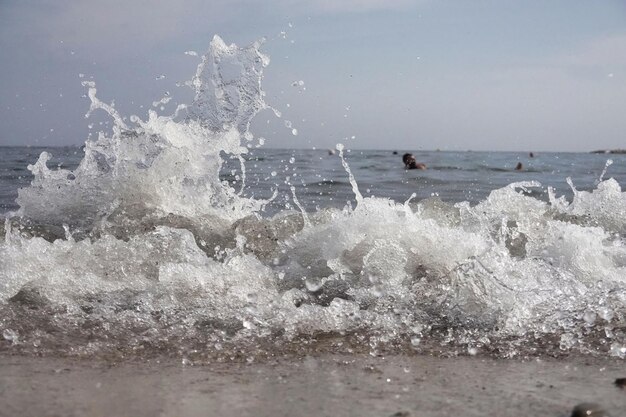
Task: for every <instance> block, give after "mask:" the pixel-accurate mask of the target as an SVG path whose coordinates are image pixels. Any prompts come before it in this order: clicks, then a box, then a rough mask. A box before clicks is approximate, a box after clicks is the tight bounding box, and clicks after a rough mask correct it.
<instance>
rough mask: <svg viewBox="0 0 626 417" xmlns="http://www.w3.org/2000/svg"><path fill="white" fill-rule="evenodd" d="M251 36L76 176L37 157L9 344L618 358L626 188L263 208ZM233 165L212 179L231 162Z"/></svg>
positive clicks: (105, 141) (13, 252)
mask: <svg viewBox="0 0 626 417" xmlns="http://www.w3.org/2000/svg"><path fill="white" fill-rule="evenodd" d="M260 47H261V42H257V43H254V44H252V45H250V46H248V47H245V48H240V47H237V46H236V45H226V44H225V43H224V42H223V41H222V40H221V39H220V38H219V37H217V36H216V37H215V38H214V39H213V41H212V42H211V45H210V48H209V51H208V53H207V54H206V55H204V56H203V58H202V62H201V64H200V65H199V66H198V70H197V73H196V75H195V77H193V79H192V80H191V81H190V82H189V83H188V85H189V86H190V87H192V88H193V89H194V91H195V99H194V101H193V103H192V104H191V105H189V106H179V108H178V109H177V110H176V113H175V114H174V115H169V116H166V115H159V114H157V113H156V112H155V111H151V112H150V113H149V115H148V119H147V120H142V119H140V118H139V117H137V116H132V117H131V118H130V121H127V120H126V119H125V118H123V117H122V116H121V115H120V114H118V113H117V111H116V110H115V109H114V108H113V107H112V106H111V105H108V104H106V103H103V102H101V101H100V100H99V99H98V98H97V96H96V86H95V84H94V83H93V82H85V83H84V84H85V87H86V88H88V91H89V97H90V99H91V108H90V112H92V111H95V110H103V111H105V112H107V113H108V114H109V115H110V116H111V118H112V119H113V121H114V123H115V126H114V128H113V129H112V132H111V133H109V134H108V135H107V134H104V133H101V134H100V136H99V137H98V138H97V140H94V141H88V142H87V143H86V144H85V156H84V158H83V160H82V162H81V163H80V165H79V166H78V168H76V169H75V170H65V169H58V170H50V169H49V168H48V167H47V165H46V162H47V161H48V160H49V158H50V155H49V154H48V153H46V152H44V153H42V154H41V156H40V158H39V160H38V161H37V162H36V163H35V164H34V165H31V166H29V167H28V168H29V170H30V171H32V173H33V174H34V180H33V181H32V184H31V185H30V187H27V188H24V189H21V190H20V191H19V196H18V199H17V203H18V204H19V206H20V208H19V210H18V211H16V212H14V213H11V214H10V215H9V216H8V217H7V219H6V221H5V224H4V226H3V227H4V233H2V235H3V236H4V237H3V238H0V262H1V264H0V328H1V329H2V332H3V333H2V335H3V338H2V339H0V350H4V351H11V352H21V353H36V354H63V355H82V356H90V355H115V356H120V355H121V356H134V355H140V356H144V355H152V354H155V355H157V354H172V355H181V356H184V357H185V358H190V360H193V359H208V358H218V359H225V360H228V359H235V358H248V359H254V358H256V357H260V356H271V355H276V354H282V353H296V354H308V353H311V352H315V351H319V350H332V351H338V352H369V353H371V354H372V355H377V354H382V353H384V352H389V351H393V352H405V353H408V352H427V353H434V354H441V355H455V354H471V355H474V354H484V355H492V356H498V357H513V356H528V355H568V354H571V353H584V354H595V355H603V356H607V355H611V356H617V357H621V358H624V357H626V248H625V246H624V236H625V234H626V194H625V193H623V192H622V190H621V188H620V185H619V184H618V183H617V182H616V181H615V180H613V179H608V180H605V181H601V182H599V183H598V185H597V188H596V189H595V190H593V191H591V192H586V191H578V190H576V189H575V187H574V185H573V184H571V187H572V190H573V192H574V197H573V200H572V201H567V200H566V199H565V198H564V197H557V196H556V195H555V192H554V191H553V190H548V191H549V200H548V201H542V200H539V199H537V198H535V197H534V196H533V194H532V191H533V190H536V189H541V184H539V183H537V182H519V183H513V184H510V185H509V186H507V187H504V188H501V189H497V190H494V191H493V192H491V194H490V195H489V196H488V197H487V198H486V199H484V200H483V201H481V202H479V203H478V204H477V205H474V206H472V205H470V204H469V203H467V202H465V203H458V204H454V205H453V204H448V203H444V202H443V201H441V200H438V199H436V198H433V199H426V200H422V201H419V202H413V201H411V199H409V200H408V201H406V202H404V203H398V202H395V201H392V200H389V199H384V198H374V197H369V198H364V197H362V196H361V194H360V192H359V189H358V185H357V180H358V178H357V179H355V178H354V176H353V175H352V173H351V172H350V169H349V166H348V164H347V163H346V162H345V161H344V160H343V152H342V151H343V147H342V146H341V145H338V150H339V151H340V152H339V154H340V155H339V156H340V157H341V158H342V162H343V163H344V167H345V169H346V179H347V181H349V182H350V184H351V186H352V188H353V192H354V195H355V200H356V204H355V205H354V206H353V207H352V206H350V205H348V206H346V207H345V208H344V209H342V210H338V209H321V210H318V211H314V212H308V213H307V212H305V211H304V210H302V209H300V208H301V205H300V203H299V201H298V199H297V194H298V192H299V189H298V188H297V187H294V186H292V187H290V191H291V193H292V196H291V199H292V201H293V203H294V205H293V206H294V207H296V208H298V210H295V211H294V210H283V211H281V212H279V213H278V214H274V215H269V214H268V213H266V212H265V211H264V207H265V206H266V205H267V204H268V203H269V202H270V201H271V199H270V200H259V199H253V198H248V197H245V196H244V194H243V190H244V188H245V187H246V184H245V173H246V171H245V163H244V158H243V156H244V155H245V154H246V153H247V151H248V147H249V146H255V145H256V144H257V143H256V142H255V138H254V136H253V135H252V134H251V133H250V131H249V126H250V121H251V120H252V118H253V117H254V116H255V114H257V112H259V111H260V110H263V109H267V108H269V106H268V105H267V104H266V103H265V102H264V98H263V96H264V94H263V91H262V89H261V80H262V76H263V70H264V68H265V67H266V66H267V65H268V63H269V59H268V57H266V56H265V55H264V54H263V53H262V52H261V51H260ZM226 156H228V157H229V158H231V157H234V158H235V159H238V160H239V161H240V167H239V169H238V171H237V173H236V174H235V178H236V180H237V182H236V183H237V188H235V187H234V186H233V183H232V182H228V181H224V180H220V171H221V170H222V168H223V164H224V157H226Z"/></svg>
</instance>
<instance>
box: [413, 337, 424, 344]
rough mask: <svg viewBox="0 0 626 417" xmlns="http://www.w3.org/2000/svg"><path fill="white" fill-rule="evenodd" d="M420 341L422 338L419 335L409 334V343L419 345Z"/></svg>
mask: <svg viewBox="0 0 626 417" xmlns="http://www.w3.org/2000/svg"><path fill="white" fill-rule="evenodd" d="M420 343H422V339H421V338H420V337H419V336H411V344H412V345H413V346H419V344H420Z"/></svg>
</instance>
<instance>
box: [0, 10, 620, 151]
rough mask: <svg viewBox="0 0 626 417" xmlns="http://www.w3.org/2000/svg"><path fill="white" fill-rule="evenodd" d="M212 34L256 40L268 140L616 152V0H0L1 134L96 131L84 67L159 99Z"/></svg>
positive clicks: (179, 93)
mask: <svg viewBox="0 0 626 417" xmlns="http://www.w3.org/2000/svg"><path fill="white" fill-rule="evenodd" d="M214 34H218V35H220V36H221V37H222V38H223V39H224V40H225V41H226V42H227V43H233V42H234V43H236V44H238V45H242V46H243V45H246V44H249V43H251V42H253V41H255V40H258V39H260V38H263V37H264V38H266V43H265V44H264V46H263V51H264V52H265V53H266V54H267V55H269V56H270V59H271V63H270V65H269V66H268V67H267V68H266V69H265V76H264V80H263V88H264V90H265V91H266V93H267V96H266V101H267V103H268V104H270V105H271V106H273V107H274V108H276V109H278V110H280V111H281V113H282V118H281V119H279V118H277V117H276V116H275V115H274V114H273V113H272V112H271V111H263V112H262V113H260V114H259V115H257V117H256V120H255V122H254V123H253V125H252V133H253V134H254V135H255V136H259V137H260V136H262V137H264V138H265V144H266V146H267V147H270V148H312V147H317V148H334V146H335V144H336V143H338V142H342V143H345V144H346V145H347V146H349V147H351V148H353V149H394V150H400V151H405V150H407V151H415V150H421V149H442V150H495V151H583V152H584V151H590V150H595V149H613V148H626V2H625V1H624V0H601V1H593V2H592V1H588V0H584V1H583V0H551V1H545V0H525V1H522V0H517V1H512V0H467V1H461V0H457V1H447V0H414V1H409V0H361V1H358V0H343V1H342V0H334V1H333V0H312V1H305V0H264V1H260V0H208V1H206V0H204V1H203V0H178V1H155V0H133V1H128V0H98V1H86V0H82V1H81V0H40V1H33V0H21V1H18V0H0V145H45V146H48V145H71V144H81V143H83V142H84V141H85V140H87V139H88V138H90V137H93V135H95V134H96V133H97V132H98V131H99V130H104V131H106V130H107V129H108V125H107V124H106V121H107V118H106V117H104V115H102V114H100V115H95V116H93V117H92V118H90V119H85V117H84V116H85V113H86V112H87V110H88V108H89V100H88V98H86V96H85V94H86V91H85V88H84V87H82V85H81V81H84V80H85V79H89V80H93V81H95V82H96V84H97V87H98V97H99V98H100V99H101V100H103V101H105V102H108V103H110V102H112V101H114V102H115V106H116V108H117V109H118V110H119V111H120V113H121V114H122V115H125V116H130V115H132V114H136V115H138V116H139V117H141V118H144V119H145V118H146V117H147V111H148V109H149V108H152V103H153V102H154V101H158V100H159V99H161V98H162V97H163V95H164V94H165V93H166V92H169V93H170V94H171V95H172V96H174V97H175V99H174V100H172V102H171V103H170V104H169V105H168V107H166V108H165V109H164V110H163V111H162V113H163V114H170V113H172V112H173V111H174V109H175V107H176V102H184V101H186V102H189V100H190V99H191V96H190V94H191V92H190V90H189V89H188V88H185V87H177V84H180V83H181V82H184V81H186V80H189V79H190V78H191V77H192V76H193V75H194V73H195V67H196V66H197V64H198V63H199V59H200V58H199V56H194V55H192V54H188V53H187V54H185V52H187V51H197V52H198V53H199V54H202V53H204V52H205V51H206V50H207V48H208V45H209V42H210V40H211V39H212V37H213V35H214ZM80 74H82V77H83V78H81V75H80ZM163 76H164V77H163ZM294 81H295V82H298V81H303V85H299V84H298V83H296V86H293V85H292V84H294ZM285 120H289V121H291V122H292V125H293V127H295V128H297V130H298V135H297V136H294V135H292V134H291V129H288V128H287V127H286V126H285V123H284V122H285ZM90 135H91V136H90Z"/></svg>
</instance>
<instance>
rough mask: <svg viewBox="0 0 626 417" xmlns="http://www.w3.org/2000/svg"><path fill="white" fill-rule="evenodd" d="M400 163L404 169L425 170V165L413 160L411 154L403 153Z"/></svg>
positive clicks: (413, 157)
mask: <svg viewBox="0 0 626 417" xmlns="http://www.w3.org/2000/svg"><path fill="white" fill-rule="evenodd" d="M402 162H404V167H405V168H406V169H426V165H425V164H422V163H421V162H417V161H416V160H415V156H413V154H412V153H405V154H404V155H402Z"/></svg>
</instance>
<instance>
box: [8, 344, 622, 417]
mask: <svg viewBox="0 0 626 417" xmlns="http://www.w3.org/2000/svg"><path fill="white" fill-rule="evenodd" d="M625 375H626V372H625V371H624V363H623V361H621V360H606V359H602V360H600V359H592V358H576V359H567V360H554V359H546V360H544V359H541V360H538V359H531V360H528V361H520V360H495V359H488V358H480V357H460V358H435V357H429V356H389V357H384V358H383V357H378V358H374V357H369V356H343V355H322V356H318V357H304V358H280V359H276V360H275V361H267V362H263V363H245V364H242V363H230V364H224V363H215V364H205V365H192V364H188V363H187V364H183V363H182V361H175V360H173V359H163V360H151V361H150V362H141V363H140V362H124V363H109V362H104V361H88V360H72V359H50V358H32V357H22V356H2V357H0V404H2V407H0V415H2V416H22V417H29V416H38V417H41V416H90V417H91V416H94V417H95V416H129V417H131V416H132V417H141V416H383V417H387V416H396V417H400V416H402V417H406V416H453V415H459V416H461V415H462V416H467V417H469V416H501V417H506V416H516V417H517V416H555V417H561V416H563V417H564V416H569V415H570V413H571V411H572V409H573V408H574V406H576V405H577V404H579V403H583V402H592V403H597V404H599V405H600V406H601V407H602V408H603V409H604V410H605V411H606V413H607V414H606V415H611V416H621V415H625V414H626V392H625V391H623V390H621V389H620V388H618V387H616V386H615V384H614V381H615V379H616V378H620V377H624V376H625Z"/></svg>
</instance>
